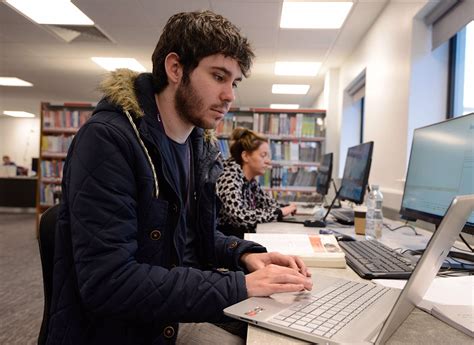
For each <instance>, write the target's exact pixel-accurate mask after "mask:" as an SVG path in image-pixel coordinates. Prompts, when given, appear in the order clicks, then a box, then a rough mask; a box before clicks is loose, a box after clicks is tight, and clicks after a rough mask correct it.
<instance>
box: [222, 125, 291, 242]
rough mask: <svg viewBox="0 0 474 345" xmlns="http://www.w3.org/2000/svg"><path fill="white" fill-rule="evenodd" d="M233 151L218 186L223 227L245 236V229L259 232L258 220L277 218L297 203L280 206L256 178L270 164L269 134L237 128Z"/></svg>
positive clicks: (268, 220)
mask: <svg viewBox="0 0 474 345" xmlns="http://www.w3.org/2000/svg"><path fill="white" fill-rule="evenodd" d="M230 154H231V157H230V158H229V159H227V160H226V161H225V162H224V171H223V173H222V174H221V176H220V177H219V179H218V180H217V186H216V188H217V195H218V197H219V199H220V202H221V208H220V211H219V220H218V228H219V230H221V231H222V232H223V233H224V234H226V235H234V236H238V237H240V238H242V237H243V233H244V232H255V228H256V226H257V224H258V223H266V222H272V221H276V220H277V219H279V218H281V217H283V216H286V215H288V214H291V213H292V212H294V211H295V210H296V207H295V206H294V205H290V206H286V207H282V208H280V207H279V206H278V203H277V202H276V201H275V200H274V199H273V198H272V197H271V196H270V195H269V194H267V193H266V192H264V191H263V190H262V188H261V187H260V185H259V183H258V182H257V181H256V180H255V177H257V176H260V175H263V174H264V173H265V170H266V169H267V168H269V167H270V162H271V160H270V149H269V145H268V139H267V138H265V137H263V136H261V135H259V134H257V133H255V132H254V131H251V130H249V129H246V128H236V129H234V131H233V132H232V135H231V146H230Z"/></svg>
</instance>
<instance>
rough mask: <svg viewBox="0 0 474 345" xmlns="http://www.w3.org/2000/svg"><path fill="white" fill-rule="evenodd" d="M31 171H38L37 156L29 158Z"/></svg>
mask: <svg viewBox="0 0 474 345" xmlns="http://www.w3.org/2000/svg"><path fill="white" fill-rule="evenodd" d="M31 171H34V172H35V173H37V172H38V158H31Z"/></svg>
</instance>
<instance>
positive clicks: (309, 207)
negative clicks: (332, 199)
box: [294, 202, 321, 216]
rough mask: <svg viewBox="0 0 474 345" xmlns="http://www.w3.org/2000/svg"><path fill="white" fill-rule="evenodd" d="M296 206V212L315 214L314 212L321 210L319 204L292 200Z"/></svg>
mask: <svg viewBox="0 0 474 345" xmlns="http://www.w3.org/2000/svg"><path fill="white" fill-rule="evenodd" d="M294 204H295V206H296V214H298V215H299V214H301V215H306V216H312V215H315V214H316V212H318V211H319V210H321V205H320V204H315V203H314V202H312V203H310V202H294Z"/></svg>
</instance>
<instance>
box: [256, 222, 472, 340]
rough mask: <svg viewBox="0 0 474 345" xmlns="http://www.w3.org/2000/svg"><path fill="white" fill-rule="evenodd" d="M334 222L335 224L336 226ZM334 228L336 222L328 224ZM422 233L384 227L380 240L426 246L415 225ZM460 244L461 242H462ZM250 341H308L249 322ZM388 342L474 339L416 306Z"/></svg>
mask: <svg viewBox="0 0 474 345" xmlns="http://www.w3.org/2000/svg"><path fill="white" fill-rule="evenodd" d="M385 222H386V223H387V224H390V225H391V227H395V226H397V225H401V223H400V222H396V221H392V220H388V219H387V220H385ZM336 226H337V225H335V226H334V227H336ZM328 228H333V226H330V225H329V226H328ZM335 230H337V231H338V232H341V233H344V234H347V235H351V236H353V237H355V238H357V239H363V238H364V237H363V236H360V235H356V234H355V232H354V228H353V227H344V228H342V227H338V228H337V229H336V228H335ZM416 230H417V232H418V233H420V234H421V235H422V236H416V235H415V233H414V232H413V230H411V229H409V228H403V229H399V230H396V231H394V232H392V231H390V230H388V229H386V228H384V230H383V234H382V239H381V242H383V243H384V244H386V245H388V246H389V247H391V248H404V249H406V248H410V249H422V248H425V247H426V244H427V243H428V240H429V238H430V237H431V233H430V232H429V231H426V230H423V229H419V228H417V229H416ZM257 232H266V233H288V232H291V233H304V234H319V228H308V227H304V226H303V225H302V224H291V223H266V224H259V225H258V227H257ZM460 246H461V245H460ZM310 270H311V273H312V278H313V279H317V277H318V275H328V276H335V277H341V278H345V279H350V280H363V279H362V278H360V277H359V276H358V275H357V274H356V273H355V272H354V271H352V269H350V268H349V267H346V268H345V269H340V268H310ZM247 344H250V345H261V344H272V345H288V344H291V345H293V344H308V343H307V342H305V341H301V340H298V339H295V338H292V337H288V336H285V335H282V334H279V333H275V332H272V331H269V330H266V329H263V328H260V327H256V326H253V325H249V327H248V333H247ZM387 344H390V345H395V344H397V345H398V344H403V345H405V344H417V345H425V344H426V345H432V344H453V345H454V344H455V345H460V344H474V340H473V339H472V338H470V337H469V336H467V335H466V334H464V333H462V332H460V331H458V330H457V329H455V328H453V327H451V326H449V325H448V324H446V323H444V322H442V321H440V320H438V319H436V318H435V317H433V316H432V315H430V314H428V313H426V312H424V311H422V310H420V309H417V308H416V309H415V310H414V311H413V312H412V313H411V314H410V315H409V316H408V318H407V319H406V320H405V322H404V323H403V324H402V325H401V326H400V328H399V329H398V330H397V331H396V332H395V333H394V334H393V336H392V337H391V338H390V339H389V341H388V342H387Z"/></svg>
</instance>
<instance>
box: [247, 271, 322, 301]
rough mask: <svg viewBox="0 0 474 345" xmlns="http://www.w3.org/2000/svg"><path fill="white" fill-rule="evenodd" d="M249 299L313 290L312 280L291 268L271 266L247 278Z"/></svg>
mask: <svg viewBox="0 0 474 345" xmlns="http://www.w3.org/2000/svg"><path fill="white" fill-rule="evenodd" d="M245 283H246V285H247V294H248V296H249V297H254V296H269V295H271V294H274V293H279V292H296V291H302V290H304V289H306V290H311V289H312V287H313V282H312V281H311V278H309V277H307V276H305V275H303V274H301V273H299V272H298V271H297V270H295V269H293V268H289V267H283V266H278V265H274V264H270V265H268V266H265V267H263V268H260V269H258V270H256V271H254V272H253V273H250V274H247V275H246V276H245Z"/></svg>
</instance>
